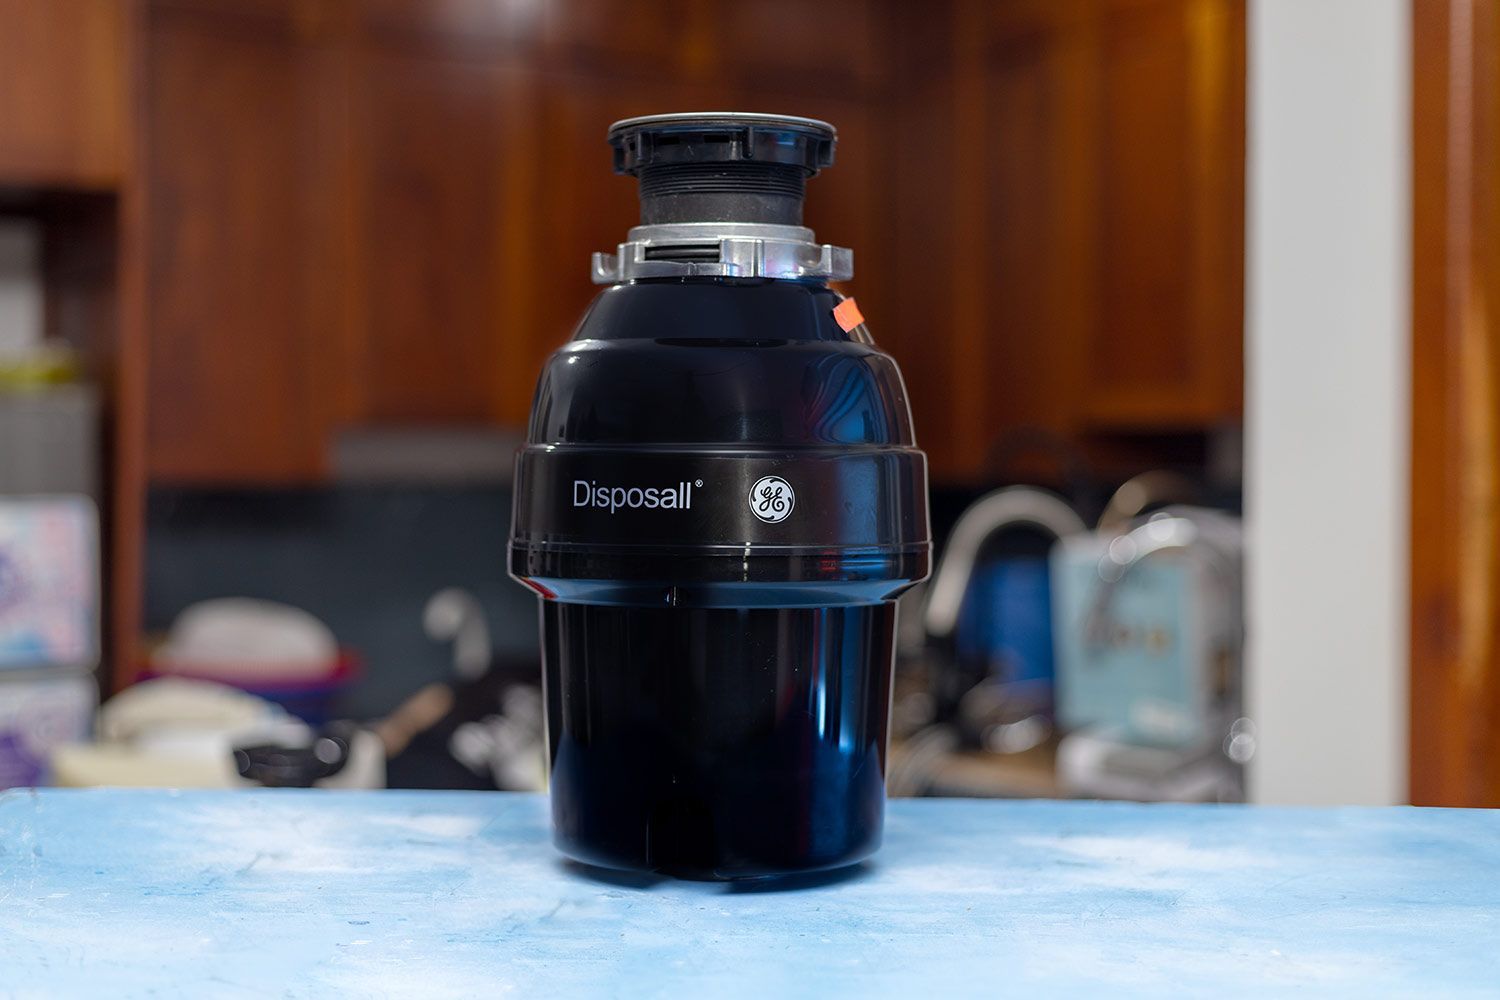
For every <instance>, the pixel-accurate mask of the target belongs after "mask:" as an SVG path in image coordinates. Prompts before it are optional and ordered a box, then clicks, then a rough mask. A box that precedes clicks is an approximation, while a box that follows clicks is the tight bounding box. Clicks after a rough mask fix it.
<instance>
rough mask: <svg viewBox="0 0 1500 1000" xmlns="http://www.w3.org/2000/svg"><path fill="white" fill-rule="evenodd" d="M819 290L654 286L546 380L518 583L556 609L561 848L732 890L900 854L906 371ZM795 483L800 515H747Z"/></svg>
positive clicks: (538, 403) (553, 689)
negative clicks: (897, 774)
mask: <svg viewBox="0 0 1500 1000" xmlns="http://www.w3.org/2000/svg"><path fill="white" fill-rule="evenodd" d="M838 302H839V296H838V295H836V294H835V293H834V292H832V291H830V290H829V289H827V288H826V287H824V286H822V285H821V284H818V283H813V282H792V281H779V280H744V281H736V280H722V279H683V280H675V279H674V280H656V281H638V282H632V283H628V284H622V285H616V286H613V287H611V288H609V289H606V290H605V291H604V292H602V293H601V294H600V295H599V296H598V298H596V300H595V302H594V304H593V306H592V307H591V309H590V310H589V312H588V314H587V315H586V316H585V318H584V320H583V322H582V323H581V324H580V325H579V328H578V331H577V333H576V334H575V336H574V338H573V339H572V340H571V341H570V342H569V343H568V344H566V345H564V347H563V348H562V349H560V350H559V351H558V352H557V353H556V354H554V355H553V356H552V357H551V358H550V359H549V360H548V362H547V365H546V368H545V369H544V371H543V373H542V377H541V380H540V382H539V384H538V388H537V395H536V400H535V403H534V407H533V411H532V422H531V427H530V432H529V439H528V444H527V445H526V447H525V448H523V450H522V453H521V455H520V457H519V458H518V461H517V482H516V503H515V520H514V525H513V539H512V549H511V572H512V574H513V575H515V576H516V577H517V578H518V579H520V580H521V581H522V582H524V583H526V584H528V585H529V586H531V587H532V588H533V589H535V590H536V591H537V592H538V593H539V594H540V595H541V596H542V598H543V601H542V625H543V637H544V649H543V658H544V665H545V666H544V670H545V676H544V681H545V686H546V702H547V729H548V744H549V755H550V768H551V794H552V805H553V819H554V830H555V836H556V840H557V843H558V846H559V847H560V848H561V849H562V850H563V851H564V852H565V853H566V854H568V855H570V856H572V857H574V858H577V859H579V860H582V861H585V862H589V863H592V864H598V865H603V866H607V867H614V868H627V869H640V870H653V871H662V872H667V873H670V874H675V875H682V876H687V877H699V878H737V877H754V876H764V875H776V874H786V873H792V872H799V871H812V870H818V869H823V868H831V867H837V866H841V865H846V864H851V863H853V862H855V861H858V860H860V859H862V858H863V857H865V856H867V855H868V854H869V853H870V852H871V851H873V850H874V849H875V848H876V847H877V846H878V844H879V841H880V830H881V821H882V815H883V808H884V755H885V741H886V728H887V719H888V716H889V708H890V681H891V669H892V658H893V652H894V649H893V646H894V621H895V608H894V604H893V603H892V602H893V600H894V598H895V597H896V596H897V595H898V594H899V593H900V592H901V591H902V590H904V589H906V588H907V587H909V586H910V585H911V584H912V583H914V582H915V581H917V580H920V579H922V578H923V577H924V576H926V574H927V571H928V561H929V548H930V545H929V541H928V526H927V509H926V466H925V459H924V458H923V456H922V454H921V452H919V451H918V450H917V449H916V447H915V441H914V439H913V435H912V429H911V422H910V416H909V412H908V407H907V404H906V399H905V390H904V387H903V385H902V382H901V377H900V373H899V371H898V370H897V369H896V366H895V363H894V362H893V361H892V360H891V359H890V358H889V357H888V356H887V355H885V354H882V353H881V352H880V351H879V350H878V349H877V348H876V347H875V346H874V345H873V344H872V343H870V341H869V338H868V335H867V334H866V332H865V331H864V328H863V327H858V328H856V329H855V330H853V331H848V332H846V331H845V330H843V329H842V328H841V327H840V325H839V324H838V323H837V322H836V320H835V319H834V315H833V309H834V307H835V306H836V305H837V304H838ZM766 477H774V478H776V479H778V480H781V481H782V482H783V483H785V484H789V486H790V487H791V488H793V489H794V490H795V494H794V500H793V501H791V503H790V508H789V512H788V513H786V514H785V515H784V516H781V517H780V518H779V519H777V518H776V517H774V516H773V517H762V516H759V515H757V514H756V513H755V511H754V509H753V498H752V497H751V492H752V487H754V486H757V485H758V484H759V483H761V482H763V481H764V480H765V479H766Z"/></svg>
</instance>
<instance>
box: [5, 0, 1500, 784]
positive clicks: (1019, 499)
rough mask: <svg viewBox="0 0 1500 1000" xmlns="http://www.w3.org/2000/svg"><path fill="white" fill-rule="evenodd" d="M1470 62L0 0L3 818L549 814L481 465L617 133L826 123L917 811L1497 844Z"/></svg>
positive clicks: (297, 3)
mask: <svg viewBox="0 0 1500 1000" xmlns="http://www.w3.org/2000/svg"><path fill="white" fill-rule="evenodd" d="M1497 39H1500V6H1497V4H1496V3H1493V2H1482V0H1415V2H1414V3H1407V2H1397V0H1368V2H1366V0H1318V2H1302V0H1248V2H1246V0H993V2H979V0H935V2H930V3H920V4H913V3H902V2H899V0H822V2H818V3H807V2H800V0H758V2H755V3H731V2H728V0H662V2H655V3H627V2H623V0H430V2H422V0H46V2H37V0H0V785H24V784H31V783H36V782H47V781H53V782H59V783H65V784H91V783H168V784H230V783H236V782H240V781H242V780H246V779H242V778H241V777H240V775H242V774H243V775H248V780H253V781H257V782H261V783H269V784H308V783H318V784H329V785H340V784H342V785H351V786H360V785H380V784H387V783H388V784H391V785H436V786H453V787H512V788H521V787H535V786H536V785H537V783H538V782H539V781H540V780H541V779H540V758H539V753H540V750H539V747H538V742H537V741H538V738H539V728H538V727H539V721H538V719H537V714H536V713H537V700H536V691H535V684H536V679H537V673H538V663H537V636H536V613H535V606H534V598H533V596H532V595H531V594H530V593H529V592H527V591H525V590H523V589H522V588H521V587H520V586H518V585H516V584H514V583H513V582H511V581H510V580H509V579H508V578H507V577H506V576H505V573H504V566H505V554H504V553H505V544H506V537H507V532H508V525H509V505H510V497H509V489H510V476H511V467H510V463H511V456H512V453H513V450H514V447H515V445H516V443H517V441H518V440H519V437H520V434H521V432H522V426H523V422H524V420H525V417H526V414H527V411H528V407H529V404H530V398H531V391H532V386H533V384H534V380H535V377H536V374H537V371H538V368H539V365H540V362H541V360H542V359H543V358H544V357H545V356H546V355H547V354H548V353H549V352H550V351H551V350H552V349H554V348H555V347H556V346H557V345H558V344H559V343H561V342H562V340H563V339H565V338H566V337H567V336H568V334H569V332H570V328H571V325H572V323H573V322H574V320H575V319H576V318H577V317H578V316H579V314H580V313H581V311H582V310H583V308H584V307H585V306H586V304H587V303H588V301H589V299H590V297H591V296H592V295H593V292H594V289H593V287H592V285H591V284H590V274H589V267H588V263H589V256H590V254H591V253H592V252H593V251H597V250H609V249H612V248H613V247H614V245H615V244H616V243H618V242H619V241H620V240H621V239H623V237H624V234H625V231H626V230H627V229H628V228H629V227H630V226H631V225H632V224H633V223H634V221H635V214H636V199H635V191H634V184H633V182H632V181H631V180H630V179H627V178H621V177H615V176H613V175H612V174H611V173H610V155H609V150H608V147H607V145H606V144H605V142H604V133H605V129H606V127H607V126H608V124H609V123H610V122H612V121H614V120H616V119H619V118H624V117H628V116H631V115H639V114H646V113H654V112H661V111H681V110H707V109H733V110H747V111H772V112H783V113H790V114H798V115H806V116H812V117H817V118H823V119H827V120H829V121H831V122H833V123H834V124H835V125H836V126H837V128H838V130H839V145H838V158H837V163H836V165H835V166H834V167H833V168H832V169H831V170H829V171H827V172H826V173H825V174H823V175H822V176H820V177H819V178H817V179H816V180H814V181H813V182H812V183H811V184H810V186H809V198H808V207H807V215H808V223H809V225H811V226H812V227H813V228H814V229H815V230H816V231H817V233H818V234H819V236H820V237H821V238H822V239H824V240H827V241H832V242H834V243H837V244H840V245H844V246H850V247H852V248H854V251H855V262H856V279H855V281H854V282H852V283H851V284H850V285H849V287H848V289H847V290H848V291H850V292H853V293H857V294H858V297H859V301H860V304H861V307H862V311H863V312H864V314H865V315H866V316H867V317H869V320H870V324H871V328H872V329H873V331H874V333H875V335H876V337H877V339H878V340H879V341H880V342H881V344H882V345H883V346H884V348H885V349H886V350H888V351H889V352H891V353H892V354H893V355H894V356H895V357H896V358H897V360H898V361H899V362H900V364H901V367H902V369H903V371H904V373H905V376H906V379H907V382H908V386H909V389H910V396H911V403H912V408H913V414H914V417H915V421H916V427H917V432H918V437H919V441H920V443H921V444H922V446H923V447H924V448H925V450H926V451H927V453H928V455H929V456H930V459H931V463H932V464H931V468H932V494H933V516H934V525H933V526H934V529H935V532H936V536H937V538H938V539H939V541H940V549H939V553H940V564H939V569H938V572H937V574H936V575H935V577H934V579H933V580H932V581H931V582H930V584H929V585H928V586H927V587H925V588H924V589H922V590H920V591H918V592H916V593H914V594H912V595H910V596H909V597H908V598H906V599H905V605H904V610H903V615H902V630H903V637H902V644H901V654H900V657H899V660H898V682H897V701H896V706H895V710H894V716H893V723H894V731H895V734H896V740H895V744H894V746H893V749H892V755H891V767H890V772H891V773H890V786H891V790H892V792H893V793H895V794H909V795H918V794H962V795H995V796H1102V797H1118V798H1140V799H1183V800H1207V801H1214V800H1223V801H1234V800H1240V799H1244V798H1247V797H1248V798H1249V799H1251V800H1255V801H1272V802H1404V801H1417V802H1429V803H1437V802H1443V803H1453V804H1487V805H1500V735H1497V734H1500V730H1497V728H1496V726H1495V724H1494V723H1495V721H1496V717H1497V716H1500V662H1497V655H1500V654H1497V649H1496V645H1495V641H1494V640H1495V638H1496V635H1495V631H1496V624H1495V623H1496V620H1497V618H1496V615H1495V614H1494V612H1495V610H1496V608H1495V605H1496V600H1497V594H1500V589H1497V588H1500V537H1497V526H1496V521H1495V518H1496V514H1495V510H1496V500H1497V491H1500V445H1497V444H1496V442H1497V440H1500V436H1497V433H1496V432H1497V426H1496V425H1497V399H1496V395H1495V389H1494V377H1495V376H1494V358H1495V354H1496V348H1497V333H1496V329H1497V328H1496V327H1495V326H1494V325H1493V324H1491V323H1490V321H1489V320H1490V316H1491V315H1492V313H1493V311H1494V310H1495V309H1496V308H1497V307H1500V287H1497V284H1500V268H1497V267H1496V266H1495V257H1494V255H1495V250H1494V246H1495V245H1497V244H1496V243H1495V242H1494V237H1495V236H1496V235H1497V234H1500V229H1497V228H1496V227H1497V225H1500V218H1497V212H1500V169H1497V168H1500V163H1497V159H1500V141H1497V140H1500V86H1497V84H1500V66H1497V47H1496V41H1497ZM1486 292H1488V293H1489V294H1488V295H1486V294H1485V293H1486ZM1247 376H1248V379H1247ZM1246 512H1248V515H1249V516H1248V521H1246V520H1242V515H1243V514H1245V513H1246ZM1247 527H1248V531H1247V530H1246V529H1247ZM101 700H102V701H104V702H105V707H104V709H103V711H102V712H96V709H97V707H98V704H99V702H100V701H101ZM233 747H237V748H239V751H240V752H239V754H238V755H237V756H231V755H230V753H229V749H230V748H233Z"/></svg>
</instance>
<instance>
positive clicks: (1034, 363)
mask: <svg viewBox="0 0 1500 1000" xmlns="http://www.w3.org/2000/svg"><path fill="white" fill-rule="evenodd" d="M3 2H6V0H0V3H3ZM70 2H81V0H70ZM149 10H150V14H151V16H150V20H149V29H150V30H149V32H148V40H149V44H148V49H149V51H148V60H147V64H148V66H149V77H148V82H149V86H148V91H147V132H146V144H145V145H146V149H147V161H146V162H147V165H148V170H149V193H150V209H151V214H150V216H149V218H150V223H149V228H150V322H151V337H150V344H151V347H150V350H151V365H150V376H149V377H150V389H151V392H150V397H151V403H150V418H149V435H150V446H149V455H150V463H151V473H152V475H153V476H154V477H155V478H157V479H161V480H178V481H202V480H211V481H240V482H248V483H258V482H266V481H282V482H293V481H310V480H317V479H319V478H320V477H322V476H323V475H324V474H325V466H326V461H327V453H328V445H329V441H330V439H331V437H332V436H333V435H334V434H336V433H337V432H338V430H339V429H340V428H341V427H346V426H351V425H359V424H374V423H384V424H390V423H446V424H492V423H501V424H507V425H512V426H514V425H519V424H521V423H522V422H524V420H525V418H526V413H527V408H528V405H529V401H530V397H531V391H532V385H533V381H534V379H535V374H536V372H537V370H538V368H539V366H540V364H541V361H542V359H543V357H544V356H545V355H546V354H547V353H548V352H549V351H551V350H552V349H553V348H555V347H556V346H557V345H558V344H559V343H560V342H561V341H562V340H563V339H565V338H566V336H567V335H568V332H569V330H570V329H571V328H572V325H573V323H574V322H575V321H576V319H577V317H578V315H579V313H580V311H581V309H582V308H583V307H584V306H585V304H586V303H587V302H588V301H589V299H590V298H591V296H592V295H593V294H594V291H595V289H594V287H593V286H592V285H591V284H590V282H589V271H588V259H589V255H590V253H592V252H593V251H596V250H609V249H611V248H612V247H613V246H614V244H615V243H617V242H618V241H619V240H620V239H621V238H622V237H623V235H624V233H625V231H626V230H627V229H628V228H629V227H630V226H631V225H633V224H634V223H635V221H636V200H635V194H634V186H633V183H632V182H631V181H630V180H629V179H626V178H619V177H614V176H611V175H610V173H609V155H610V154H609V150H608V147H607V146H606V144H605V141H604V130H605V128H606V126H607V125H608V124H609V122H611V121H612V120H614V119H617V118H622V117H628V116H632V115H637V114H645V113H651V112H657V111H661V110H687V109H693V108H697V109H716V108H726V107H729V108H739V109H742V110H759V111H767V110H769V111H786V112H791V113H795V114H804V115H811V116H814V117H823V118H826V119H828V120H830V121H832V122H834V123H835V124H836V125H837V126H838V128H839V131H840V144H839V152H838V162H837V163H836V164H835V166H834V167H833V168H832V169H831V170H829V171H828V172H827V173H826V174H825V175H824V176H822V177H819V178H817V179H815V180H813V181H812V182H811V184H810V185H809V199H808V206H807V221H808V223H809V224H810V225H812V226H813V227H814V228H815V229H816V231H817V232H818V234H819V236H820V237H821V238H822V239H824V240H826V241H829V242H834V243H838V244H841V245H845V246H851V247H853V248H854V250H855V264H856V277H855V280H854V281H853V282H852V283H851V284H850V286H849V289H848V290H849V291H852V292H853V293H855V294H857V295H858V297H859V298H860V300H861V303H862V305H863V306H864V311H865V313H866V315H868V316H869V317H870V320H871V324H872V327H873V329H874V331H875V333H876V336H877V338H878V339H879V340H880V342H881V343H882V345H884V346H885V347H887V348H888V349H890V350H891V351H892V352H893V353H894V354H895V355H896V356H897V358H898V360H900V362H901V363H902V366H903V369H904V370H905V372H906V374H907V377H908V382H909V384H910V388H911V398H912V404H913V409H914V412H915V416H916V420H917V429H918V434H919V438H920V440H921V442H922V443H923V445H924V447H926V448H927V449H928V451H929V453H930V454H931V456H932V459H933V468H934V471H935V474H936V476H937V477H938V478H940V479H976V478H979V477H981V476H982V475H983V474H984V472H985V469H986V465H987V456H988V454H989V453H990V451H991V449H992V448H993V446H994V445H995V443H996V441H997V440H1000V439H1002V438H1003V437H1004V436H1005V435H1007V434H1008V433H1011V432H1013V431H1015V430H1016V429H1017V428H1027V427H1030V428H1041V429H1042V430H1043V431H1045V432H1047V433H1050V434H1053V435H1056V436H1058V437H1060V438H1062V439H1065V440H1069V441H1073V442H1077V443H1079V445H1080V446H1081V447H1085V448H1087V447H1091V446H1093V445H1097V444H1099V443H1100V442H1105V441H1114V442H1116V444H1113V445H1111V447H1117V442H1118V440H1119V439H1120V436H1121V435H1135V436H1136V437H1137V438H1140V439H1141V440H1146V441H1147V442H1148V444H1147V445H1146V446H1143V447H1141V448H1138V449H1137V454H1138V455H1140V456H1143V457H1141V458H1140V461H1143V462H1148V463H1149V461H1150V460H1151V459H1152V456H1153V455H1154V454H1155V452H1153V451H1152V450H1151V447H1150V446H1149V439H1150V437H1151V435H1163V434H1181V433H1183V432H1189V433H1201V432H1202V431H1204V430H1205V429H1208V428H1212V427H1215V426H1217V425H1219V424H1222V423H1225V422H1231V421H1233V420H1235V419H1236V418H1237V416H1238V413H1239V407H1240V388H1239V386H1240V372H1241V368H1240V351H1241V336H1240V327H1241V317H1240V312H1241V302H1242V295H1241V285H1242V279H1241V274H1240V271H1241V267H1242V260H1243V250H1242V244H1243V235H1242V230H1243V224H1242V219H1243V193H1244V181H1243V175H1242V174H1243V168H1242V155H1243V132H1244V84H1243V61H1244V51H1243V50H1244V9H1243V0H1010V2H1007V3H1003V4H993V3H987V2H982V0H951V2H946V3H935V4H924V5H907V4H897V3H889V2H884V0H830V2H828V3H823V4H819V5H816V6H814V7H808V6H807V5H804V4H800V3H794V2H792V0H771V2H768V3H764V4H755V5H744V4H739V3H732V2H729V0H702V2H685V0H684V2H678V0H664V2H663V3H660V4H650V5H642V6H633V5H632V6H629V7H628V8H627V5H623V4H620V3H616V2H614V0H567V2H557V3H550V4H544V5H537V4H529V3H524V2H521V0H509V2H501V0H495V2H491V0H454V2H448V3H444V4H440V5H426V4H411V3H407V2H404V0H226V2H220V3H211V2H208V0H152V2H151V3H150V5H149Z"/></svg>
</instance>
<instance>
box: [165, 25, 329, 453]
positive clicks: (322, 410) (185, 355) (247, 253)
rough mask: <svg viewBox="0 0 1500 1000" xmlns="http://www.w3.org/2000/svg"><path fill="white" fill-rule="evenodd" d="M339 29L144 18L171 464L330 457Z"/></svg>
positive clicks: (166, 435)
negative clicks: (336, 34)
mask: <svg viewBox="0 0 1500 1000" xmlns="http://www.w3.org/2000/svg"><path fill="white" fill-rule="evenodd" d="M341 59H342V55H341V54H340V52H339V50H338V47H337V43H336V40H335V39H333V38H331V37H330V36H329V35H328V34H326V33H313V34H311V35H309V34H307V33H304V32H303V31H302V30H301V29H300V28H299V22H297V21H295V20H293V19H291V18H284V19H283V18H280V17H272V16H261V15H258V14H257V15H249V14H245V15H241V14H240V13H238V12H224V11H220V10H213V9H210V8H206V7H205V8H197V7H190V6H183V7H179V6H174V5H161V6H159V7H157V8H156V9H154V10H153V11H152V12H151V16H150V21H149V24H148V59H147V69H148V78H147V81H146V101H147V110H146V117H147V121H146V129H147V136H146V139H147V143H148V149H149V155H148V159H147V163H148V166H149V179H148V190H147V201H148V205H149V211H150V216H149V223H148V237H147V238H148V245H147V253H148V261H147V266H148V286H147V288H148V299H149V301H148V307H147V315H148V331H149V332H148V336H147V344H148V348H149V356H148V364H147V377H148V380H149V382H148V384H149V392H148V401H147V430H146V434H147V455H148V461H149V468H148V471H149V474H150V475H151V476H152V477H153V478H156V479H162V480H192V481H225V480H238V481H242V482H285V481H296V480H303V479H308V478H311V477H314V476H316V475H317V474H318V473H319V471H320V469H321V467H322V454H323V447H324V443H325V442H324V438H325V436H326V430H327V425H328V414H327V411H326V407H327V405H328V404H329V402H330V400H331V399H332V398H333V397H332V394H331V393H330V385H331V384H332V383H331V382H330V378H331V377H333V375H334V373H336V372H337V371H338V369H339V368H340V367H341V366H342V365H343V364H344V363H345V359H343V358H340V357H337V356H336V354H335V353H334V352H335V351H336V349H337V347H338V346H339V344H340V339H341V338H340V334H341V329H342V324H343V320H342V317H341V315H340V308H341V303H342V302H343V301H344V297H345V296H346V294H347V292H346V289H345V287H344V285H345V280H346V278H347V275H348V273H349V270H348V266H347V262H346V260H345V259H344V252H345V247H344V239H343V235H344V227H343V220H342V211H341V206H340V200H339V199H338V198H337V197H335V196H334V195H335V194H336V192H338V191H339V189H340V186H341V183H342V181H343V171H342V167H341V147H342V145H343V143H344V142H345V138H344V136H343V129H342V126H341V123H340V122H339V121H338V119H337V116H336V115H331V114H330V113H329V109H330V108H336V107H337V106H338V105H339V104H340V103H341V102H342V101H343V100H345V96H344V91H343V88H344V83H343V80H342V73H341V72H340V61H341Z"/></svg>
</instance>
